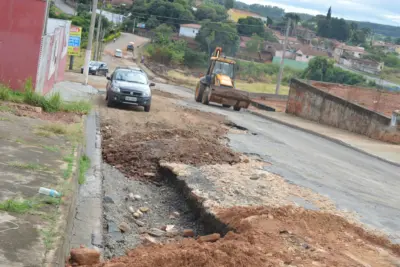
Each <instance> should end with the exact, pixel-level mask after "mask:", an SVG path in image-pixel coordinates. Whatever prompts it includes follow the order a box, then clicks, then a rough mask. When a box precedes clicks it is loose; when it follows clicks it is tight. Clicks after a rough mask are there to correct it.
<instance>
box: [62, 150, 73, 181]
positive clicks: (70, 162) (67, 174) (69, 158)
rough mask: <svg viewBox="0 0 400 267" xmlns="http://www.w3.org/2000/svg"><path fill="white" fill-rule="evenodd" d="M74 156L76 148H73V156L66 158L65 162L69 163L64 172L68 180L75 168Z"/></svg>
mask: <svg viewBox="0 0 400 267" xmlns="http://www.w3.org/2000/svg"><path fill="white" fill-rule="evenodd" d="M74 155H75V148H74V147H73V148H72V151H71V154H69V155H68V156H65V157H64V161H65V162H66V163H67V168H66V169H65V170H64V172H63V177H64V179H68V178H69V177H71V175H72V170H73V168H74Z"/></svg>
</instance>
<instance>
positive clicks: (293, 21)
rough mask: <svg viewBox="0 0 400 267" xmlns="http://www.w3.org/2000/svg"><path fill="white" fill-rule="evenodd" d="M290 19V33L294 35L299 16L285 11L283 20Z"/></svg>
mask: <svg viewBox="0 0 400 267" xmlns="http://www.w3.org/2000/svg"><path fill="white" fill-rule="evenodd" d="M289 19H290V21H291V22H290V34H291V35H296V29H297V25H298V23H299V22H300V16H299V14H296V13H286V14H285V17H284V20H285V21H288V20H289Z"/></svg>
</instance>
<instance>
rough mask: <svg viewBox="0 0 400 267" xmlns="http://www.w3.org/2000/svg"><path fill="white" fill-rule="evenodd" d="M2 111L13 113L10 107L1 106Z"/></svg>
mask: <svg viewBox="0 0 400 267" xmlns="http://www.w3.org/2000/svg"><path fill="white" fill-rule="evenodd" d="M0 111H2V112H10V111H13V109H12V108H10V107H9V106H2V105H0Z"/></svg>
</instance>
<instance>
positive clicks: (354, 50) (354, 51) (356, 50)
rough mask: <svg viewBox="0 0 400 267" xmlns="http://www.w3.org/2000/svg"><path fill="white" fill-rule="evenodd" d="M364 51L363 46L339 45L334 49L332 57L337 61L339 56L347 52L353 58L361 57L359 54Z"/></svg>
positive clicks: (362, 53)
mask: <svg viewBox="0 0 400 267" xmlns="http://www.w3.org/2000/svg"><path fill="white" fill-rule="evenodd" d="M365 53H366V52H365V50H364V47H359V46H349V45H339V46H337V47H336V48H335V50H334V58H335V60H336V62H339V60H340V58H341V57H342V56H343V55H345V54H348V55H350V56H352V57H355V58H361V56H362V55H364V54H365Z"/></svg>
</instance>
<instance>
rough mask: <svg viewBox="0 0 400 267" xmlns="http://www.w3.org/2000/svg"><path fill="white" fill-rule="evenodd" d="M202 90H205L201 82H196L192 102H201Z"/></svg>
mask: <svg viewBox="0 0 400 267" xmlns="http://www.w3.org/2000/svg"><path fill="white" fill-rule="evenodd" d="M204 89H205V86H204V85H203V84H202V83H201V82H198V83H197V86H196V92H195V94H194V100H196V102H199V103H200V102H201V101H202V99H203V94H204Z"/></svg>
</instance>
